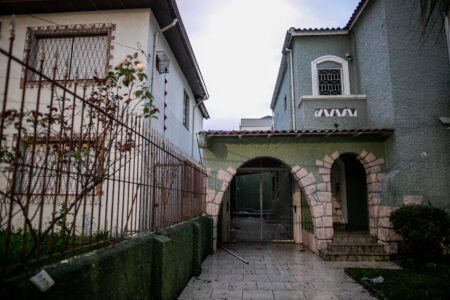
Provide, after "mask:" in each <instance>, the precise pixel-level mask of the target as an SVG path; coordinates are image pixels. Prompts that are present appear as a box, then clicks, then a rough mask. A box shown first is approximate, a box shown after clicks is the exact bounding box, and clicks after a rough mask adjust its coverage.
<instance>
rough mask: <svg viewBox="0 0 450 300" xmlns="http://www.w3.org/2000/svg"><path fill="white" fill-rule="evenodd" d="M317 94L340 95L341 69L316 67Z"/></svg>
mask: <svg viewBox="0 0 450 300" xmlns="http://www.w3.org/2000/svg"><path fill="white" fill-rule="evenodd" d="M317 73H318V76H319V95H342V80H341V74H342V70H341V69H318V70H317Z"/></svg>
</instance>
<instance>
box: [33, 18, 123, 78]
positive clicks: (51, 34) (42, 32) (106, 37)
mask: <svg viewBox="0 0 450 300" xmlns="http://www.w3.org/2000/svg"><path fill="white" fill-rule="evenodd" d="M114 27H115V26H114V25H113V24H78V25H58V26H42V27H30V28H28V30H29V32H30V34H29V35H28V39H29V40H27V41H26V42H27V43H29V44H30V64H31V65H32V66H33V67H34V68H36V69H39V56H40V54H39V53H40V51H41V50H42V51H43V54H44V62H43V66H42V72H43V74H44V75H46V76H48V77H50V78H52V77H53V58H54V57H56V58H57V65H56V73H55V80H63V79H64V67H65V66H66V67H67V80H74V79H75V77H76V76H78V79H82V80H83V79H84V80H91V79H93V78H94V77H98V78H104V77H105V74H106V73H107V71H108V70H109V68H110V66H109V59H110V58H111V55H110V53H111V48H112V47H111V39H112V37H111V34H112V31H113V30H114ZM37 80H38V76H37V74H36V73H33V72H30V76H28V80H27V84H31V83H33V81H37Z"/></svg>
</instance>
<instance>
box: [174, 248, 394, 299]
mask: <svg viewBox="0 0 450 300" xmlns="http://www.w3.org/2000/svg"><path fill="white" fill-rule="evenodd" d="M228 248H229V249H230V250H232V251H234V252H235V253H236V254H238V255H239V256H241V257H243V258H245V259H247V260H248V261H249V262H250V263H249V264H248V265H247V264H244V263H243V262H242V261H240V260H238V259H237V258H235V257H233V256H231V255H230V254H228V253H227V252H225V251H223V250H222V249H220V248H218V249H217V252H216V254H214V255H210V256H209V257H207V258H206V259H205V261H204V262H203V264H202V274H201V275H200V276H199V277H193V278H192V279H191V280H190V281H189V283H188V284H187V286H186V287H185V289H184V290H183V292H182V293H181V295H180V296H179V299H258V300H262V299H277V300H278V299H317V300H319V299H320V300H322V299H324V300H326V299H374V298H373V297H371V296H370V295H369V293H368V292H367V291H366V290H365V289H363V288H362V287H361V286H360V285H359V284H358V283H356V282H355V281H353V280H352V279H351V278H350V277H348V276H347V275H346V274H345V273H344V267H353V266H355V267H358V266H361V267H383V268H397V266H396V265H394V264H392V263H389V262H325V261H323V260H322V259H321V258H320V257H318V256H317V255H315V254H314V253H312V252H311V251H309V250H307V249H305V248H303V247H302V246H301V245H294V244H261V245H259V244H244V243H242V244H233V245H230V246H228Z"/></svg>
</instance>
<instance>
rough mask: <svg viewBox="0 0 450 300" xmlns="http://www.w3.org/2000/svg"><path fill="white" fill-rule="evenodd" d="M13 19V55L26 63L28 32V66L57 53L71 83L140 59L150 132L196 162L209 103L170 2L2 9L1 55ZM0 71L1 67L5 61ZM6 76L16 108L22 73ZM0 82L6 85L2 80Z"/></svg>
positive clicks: (6, 5) (15, 4) (5, 5)
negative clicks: (150, 101) (151, 109)
mask: <svg viewBox="0 0 450 300" xmlns="http://www.w3.org/2000/svg"><path fill="white" fill-rule="evenodd" d="M13 14H14V15H15V34H16V36H15V41H14V49H13V53H14V55H16V56H17V57H22V56H23V51H24V45H25V42H26V40H27V37H26V33H27V30H29V31H30V33H31V38H32V39H33V42H32V43H31V45H32V49H31V53H32V57H31V63H33V59H34V60H36V61H37V56H38V52H39V48H45V49H46V50H47V51H46V56H52V55H54V54H55V53H56V52H57V53H58V55H59V56H60V57H59V64H61V66H59V67H60V68H59V70H61V72H62V69H63V68H62V67H63V64H64V63H67V62H68V61H69V65H71V68H70V70H69V81H70V80H72V79H73V77H74V75H75V69H77V70H78V71H79V72H80V76H81V78H82V79H89V78H92V77H93V76H94V74H97V76H99V77H101V76H102V75H104V74H106V72H107V71H108V70H110V69H111V68H113V67H114V66H116V65H117V64H118V63H119V62H121V61H122V60H123V59H124V58H125V57H126V55H129V54H133V53H134V52H138V53H139V57H140V59H141V60H142V61H144V62H146V66H145V69H146V73H147V76H148V85H149V87H150V90H151V92H152V94H153V96H154V104H155V106H156V107H157V108H158V109H159V110H160V113H158V114H157V119H153V120H152V124H151V127H152V128H153V129H154V130H156V131H158V132H159V133H160V135H161V136H164V138H165V139H167V140H168V141H169V142H171V143H172V144H174V145H175V146H176V147H177V148H178V149H180V150H181V151H182V152H184V154H185V155H186V156H188V157H191V158H192V159H193V160H194V161H197V162H198V161H199V159H200V152H199V149H198V146H197V140H196V133H197V132H199V131H201V130H202V128H203V120H204V119H207V118H209V115H208V111H207V109H206V107H205V104H204V102H203V101H205V100H206V99H208V97H209V95H208V91H207V89H206V86H205V83H204V80H203V77H202V74H201V72H200V69H199V66H198V64H197V61H196V58H195V55H194V52H193V50H192V47H191V44H190V42H189V38H188V36H187V33H186V30H185V28H184V25H183V22H182V19H181V16H180V13H179V11H178V8H177V4H176V2H175V0H159V1H146V0H136V1H96V0H93V1H84V0H83V1H29V2H24V1H7V2H2V3H0V24H1V26H0V30H1V32H0V47H1V48H3V49H6V50H7V49H8V44H9V39H8V35H9V22H10V19H11V16H12V15H13ZM33 55H34V56H33ZM2 60H3V61H2ZM46 61H48V62H47V63H45V65H44V73H45V72H47V74H49V73H50V72H51V61H52V60H51V59H47V60H46ZM75 62H76V63H75ZM0 65H1V66H5V65H6V64H5V58H4V57H2V58H1V59H0ZM75 65H76V66H75ZM2 68H3V67H2ZM11 71H12V73H11V76H10V77H11V78H10V80H11V82H10V91H9V94H10V97H13V98H14V97H17V99H16V101H19V100H18V99H19V97H20V95H21V89H20V87H21V84H20V80H21V78H22V70H21V68H19V67H16V68H13V69H12V70H11ZM2 73H3V72H2ZM49 75H50V74H49ZM1 76H3V77H1V80H4V74H1ZM58 76H59V77H62V74H57V76H56V77H57V79H58ZM14 81H16V82H14ZM3 86H4V85H2V89H3ZM27 87H30V88H32V85H29V84H27ZM15 95H16V96H15Z"/></svg>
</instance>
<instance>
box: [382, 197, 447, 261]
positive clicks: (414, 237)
mask: <svg viewBox="0 0 450 300" xmlns="http://www.w3.org/2000/svg"><path fill="white" fill-rule="evenodd" d="M390 221H391V222H392V224H393V225H394V230H395V232H397V233H398V234H400V235H401V236H402V237H403V240H402V243H401V247H400V250H401V251H403V252H404V254H406V255H408V256H410V257H411V258H412V259H413V260H414V261H416V262H436V261H439V260H440V258H441V255H442V246H448V245H449V242H450V217H449V215H448V214H447V213H446V212H445V211H444V210H442V209H439V208H436V207H433V206H431V205H423V206H422V205H408V206H403V207H401V208H399V209H398V210H396V211H394V212H393V213H392V214H391V217H390Z"/></svg>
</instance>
